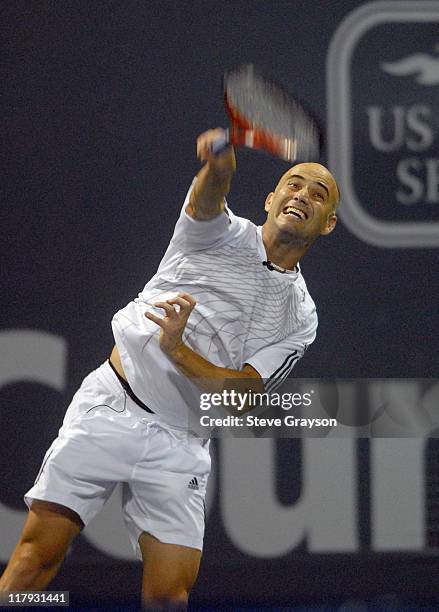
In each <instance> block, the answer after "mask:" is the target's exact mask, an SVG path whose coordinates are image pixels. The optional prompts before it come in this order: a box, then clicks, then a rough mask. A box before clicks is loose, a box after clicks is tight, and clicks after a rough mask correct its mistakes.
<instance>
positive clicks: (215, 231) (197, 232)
mask: <svg viewBox="0 0 439 612" xmlns="http://www.w3.org/2000/svg"><path fill="white" fill-rule="evenodd" d="M195 182H196V178H195V179H194V180H193V181H192V185H191V186H190V188H189V191H188V193H187V195H186V198H185V200H184V203H183V207H182V209H181V212H180V217H179V218H178V221H177V223H176V225H175V230H174V234H173V236H172V239H171V245H172V246H174V247H175V248H178V249H179V250H181V251H184V252H190V251H203V250H205V249H208V248H215V247H217V246H220V245H221V244H222V243H223V242H227V241H228V240H230V239H232V238H233V237H234V235H235V234H236V233H237V230H239V228H236V227H235V226H236V224H237V219H238V218H237V217H235V215H233V213H232V212H231V211H230V210H229V208H228V206H227V202H226V206H225V209H224V211H223V212H221V213H220V214H219V215H217V216H216V217H214V218H213V219H209V220H206V221H203V220H199V219H194V218H193V217H191V216H189V215H188V214H187V212H186V207H187V205H188V203H189V198H190V195H191V192H192V189H193V187H194V184H195Z"/></svg>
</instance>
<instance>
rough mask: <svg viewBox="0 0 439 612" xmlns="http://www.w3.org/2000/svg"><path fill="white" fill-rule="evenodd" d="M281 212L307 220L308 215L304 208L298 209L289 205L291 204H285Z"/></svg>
mask: <svg viewBox="0 0 439 612" xmlns="http://www.w3.org/2000/svg"><path fill="white" fill-rule="evenodd" d="M282 213H283V214H284V215H291V216H293V217H296V218H297V219H300V220H301V221H307V219H308V215H307V213H306V212H305V211H304V210H300V208H296V207H295V206H291V205H288V206H285V208H284V209H283V211H282Z"/></svg>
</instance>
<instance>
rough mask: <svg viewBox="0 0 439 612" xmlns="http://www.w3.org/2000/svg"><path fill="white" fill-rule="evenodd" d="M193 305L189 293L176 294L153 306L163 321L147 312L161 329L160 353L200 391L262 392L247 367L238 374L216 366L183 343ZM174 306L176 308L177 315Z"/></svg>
mask: <svg viewBox="0 0 439 612" xmlns="http://www.w3.org/2000/svg"><path fill="white" fill-rule="evenodd" d="M195 304H196V301H195V299H194V298H193V297H192V296H191V295H190V294H189V293H179V295H178V296H177V297H176V298H174V299H170V300H166V302H157V303H156V304H154V306H156V307H159V308H163V310H164V311H165V313H166V314H165V316H164V317H163V318H162V317H159V316H157V315H154V314H153V313H151V312H146V313H145V316H146V317H147V318H148V319H150V320H151V321H154V322H155V323H157V325H159V326H160V328H161V330H160V347H161V349H162V351H163V352H164V353H166V355H167V356H168V357H169V358H170V359H171V360H172V361H173V362H174V364H175V365H176V366H177V367H178V369H179V370H180V371H181V373H182V374H184V375H185V376H187V377H188V378H191V379H193V382H194V383H195V384H196V385H197V386H198V387H200V388H201V389H202V390H203V391H208V392H210V393H221V391H223V389H224V388H227V389H230V388H235V389H237V390H239V391H244V390H248V389H251V390H252V391H253V392H255V393H256V392H262V391H263V387H264V386H263V383H262V379H261V377H260V375H259V374H258V372H257V371H256V370H255V369H254V368H253V367H252V366H251V365H249V364H246V365H245V366H244V367H243V368H242V370H232V369H230V368H222V367H220V366H216V365H214V364H213V363H211V362H210V361H208V360H207V359H205V358H204V357H202V356H201V355H199V354H198V353H196V352H195V351H193V350H192V349H191V348H189V347H188V346H187V345H186V344H185V343H184V342H183V331H184V328H185V326H186V322H187V320H188V318H189V315H190V313H191V312H192V310H193V308H194V306H195ZM176 306H178V307H179V310H178V311H177V308H176Z"/></svg>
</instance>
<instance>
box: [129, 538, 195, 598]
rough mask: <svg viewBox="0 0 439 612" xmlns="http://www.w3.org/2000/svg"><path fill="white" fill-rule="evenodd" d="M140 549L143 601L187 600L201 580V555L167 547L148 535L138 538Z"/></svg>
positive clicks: (193, 549) (186, 548) (187, 548)
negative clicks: (144, 599) (197, 580)
mask: <svg viewBox="0 0 439 612" xmlns="http://www.w3.org/2000/svg"><path fill="white" fill-rule="evenodd" d="M139 546H140V550H141V552H142V559H143V584H142V593H143V597H144V598H146V599H147V598H151V599H154V598H155V599H160V598H163V599H165V598H167V599H169V598H173V599H181V600H185V599H187V596H188V594H189V592H190V590H191V589H192V587H193V585H194V582H195V580H196V578H197V576H198V570H199V567H200V560H201V551H200V550H198V549H196V548H190V547H189V546H180V545H178V544H165V543H163V542H160V541H159V540H158V539H157V538H155V537H154V536H152V535H150V534H149V533H145V532H144V533H142V534H141V535H140V537H139Z"/></svg>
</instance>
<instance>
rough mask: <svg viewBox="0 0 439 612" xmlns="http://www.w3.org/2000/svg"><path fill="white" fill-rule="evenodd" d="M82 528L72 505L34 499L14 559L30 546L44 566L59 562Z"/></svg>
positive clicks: (31, 551) (30, 553)
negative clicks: (69, 506) (67, 506)
mask: <svg viewBox="0 0 439 612" xmlns="http://www.w3.org/2000/svg"><path fill="white" fill-rule="evenodd" d="M82 527H83V523H82V521H81V519H80V518H79V516H78V515H77V514H76V513H75V512H73V511H72V510H70V509H69V508H66V507H64V506H61V505H58V504H53V503H50V502H46V501H41V500H34V501H33V503H32V507H31V509H30V510H29V513H28V516H27V519H26V522H25V524H24V527H23V531H22V533H21V537H20V540H19V542H18V545H17V547H16V549H15V551H14V553H13V555H12V559H11V561H13V559H14V557H15V556H20V555H21V554H22V549H23V547H25V548H28V549H29V550H28V552H27V554H29V555H30V556H32V555H34V556H35V557H36V559H35V560H36V561H38V562H40V563H42V565H47V566H50V565H52V564H54V563H59V562H61V561H62V559H63V558H64V555H65V553H66V552H67V549H68V547H69V546H70V544H71V543H72V541H73V540H74V538H75V537H76V536H77V535H78V534H79V532H80V531H81V529H82ZM12 565H13V563H12Z"/></svg>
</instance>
